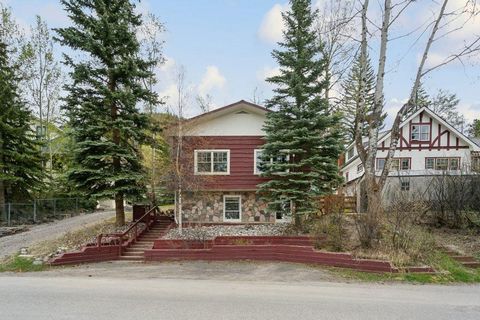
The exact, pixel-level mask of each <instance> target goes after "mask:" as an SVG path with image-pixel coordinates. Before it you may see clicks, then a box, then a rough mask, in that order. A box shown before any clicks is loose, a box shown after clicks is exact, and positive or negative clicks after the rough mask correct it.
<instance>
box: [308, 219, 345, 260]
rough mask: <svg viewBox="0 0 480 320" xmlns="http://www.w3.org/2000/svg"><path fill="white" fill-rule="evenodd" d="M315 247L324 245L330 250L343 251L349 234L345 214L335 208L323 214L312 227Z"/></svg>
mask: <svg viewBox="0 0 480 320" xmlns="http://www.w3.org/2000/svg"><path fill="white" fill-rule="evenodd" d="M312 233H313V236H314V238H315V245H316V246H317V247H326V248H327V249H328V250H330V251H344V250H345V248H346V247H347V243H348V240H349V235H348V232H347V230H346V219H345V214H344V213H343V211H341V210H336V211H333V212H331V213H328V214H325V215H323V216H322V217H321V218H320V219H319V220H317V222H316V223H315V225H314V226H313V228H312Z"/></svg>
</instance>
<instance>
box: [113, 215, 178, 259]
mask: <svg viewBox="0 0 480 320" xmlns="http://www.w3.org/2000/svg"><path fill="white" fill-rule="evenodd" d="M172 223H173V221H172V220H171V219H170V218H169V217H165V216H161V217H160V218H159V219H158V220H157V221H156V222H155V224H153V225H152V227H151V228H150V230H148V231H145V232H144V233H143V234H142V235H141V236H140V237H138V239H137V241H136V242H134V243H132V244H131V245H130V246H128V247H127V248H126V249H125V250H124V252H123V253H122V255H121V256H120V257H119V258H118V260H127V261H143V260H144V253H145V250H147V249H152V248H153V242H154V240H156V239H158V238H160V237H162V236H163V235H164V234H165V232H166V231H167V230H168V227H169V226H170V225H171V224H172Z"/></svg>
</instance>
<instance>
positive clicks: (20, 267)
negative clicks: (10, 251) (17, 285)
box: [0, 255, 49, 272]
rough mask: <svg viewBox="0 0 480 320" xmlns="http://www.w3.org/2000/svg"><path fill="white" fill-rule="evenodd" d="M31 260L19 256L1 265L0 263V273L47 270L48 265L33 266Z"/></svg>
mask: <svg viewBox="0 0 480 320" xmlns="http://www.w3.org/2000/svg"><path fill="white" fill-rule="evenodd" d="M33 260H34V259H32V258H25V257H20V256H18V255H17V256H14V257H12V258H10V259H8V260H6V261H4V262H2V263H0V272H7V271H10V272H32V271H44V270H46V269H47V268H49V266H48V265H45V264H41V265H36V264H33Z"/></svg>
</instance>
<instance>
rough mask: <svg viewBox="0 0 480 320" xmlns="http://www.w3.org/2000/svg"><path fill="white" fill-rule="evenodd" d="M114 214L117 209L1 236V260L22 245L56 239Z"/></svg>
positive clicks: (26, 245) (27, 245)
mask: <svg viewBox="0 0 480 320" xmlns="http://www.w3.org/2000/svg"><path fill="white" fill-rule="evenodd" d="M113 216H115V211H101V212H95V213H90V214H86V215H80V216H75V217H72V218H68V219H64V220H59V221H55V222H52V223H46V224H40V225H36V226H33V227H31V229H30V230H29V231H27V232H22V233H18V234H14V235H11V236H6V237H2V238H0V260H1V259H2V258H4V257H5V256H9V255H12V254H14V253H16V252H18V250H20V249H21V248H22V247H29V246H32V245H33V244H35V243H37V242H40V241H44V240H50V239H55V238H57V237H59V236H61V235H62V234H64V233H66V232H68V231H72V230H76V229H80V228H83V227H85V226H88V225H91V224H94V223H97V222H99V221H102V220H105V219H108V218H111V217H113Z"/></svg>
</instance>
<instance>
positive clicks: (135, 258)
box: [118, 256, 143, 261]
mask: <svg viewBox="0 0 480 320" xmlns="http://www.w3.org/2000/svg"><path fill="white" fill-rule="evenodd" d="M118 260H128V261H143V256H120V257H118Z"/></svg>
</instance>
